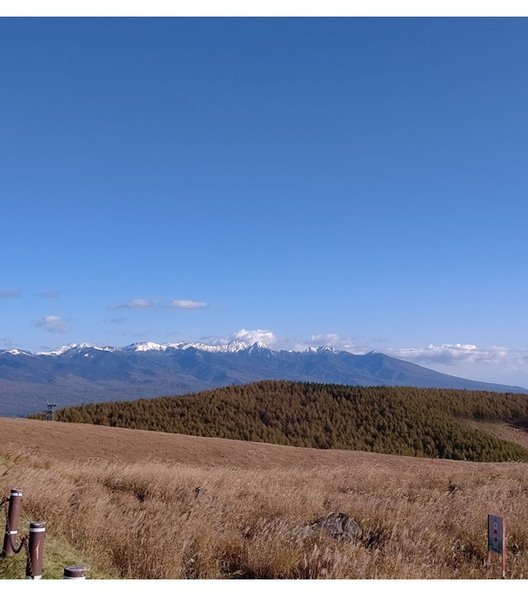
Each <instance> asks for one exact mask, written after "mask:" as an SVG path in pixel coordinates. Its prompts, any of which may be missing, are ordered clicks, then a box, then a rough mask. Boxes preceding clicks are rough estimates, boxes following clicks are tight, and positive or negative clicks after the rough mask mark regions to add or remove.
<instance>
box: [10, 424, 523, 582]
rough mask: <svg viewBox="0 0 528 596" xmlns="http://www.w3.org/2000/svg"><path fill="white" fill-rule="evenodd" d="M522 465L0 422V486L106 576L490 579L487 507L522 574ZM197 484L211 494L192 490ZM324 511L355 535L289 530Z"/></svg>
mask: <svg viewBox="0 0 528 596" xmlns="http://www.w3.org/2000/svg"><path fill="white" fill-rule="evenodd" d="M527 472H528V464H513V463H508V464H497V463H493V464H478V463H472V462H460V461H458V462H455V461H446V460H427V459H418V458H410V457H399V456H388V455H378V454H373V453H360V452H346V451H340V452H339V451H328V450H325V451H319V450H315V449H301V448H295V447H284V446H278V445H266V444H262V443H244V442H239V441H228V440H222V439H209V438H200V437H188V436H182V435H164V434H162V433H154V432H148V431H134V430H126V429H113V428H105V427H95V426H88V425H75V424H61V423H47V422H38V421H30V420H16V419H0V495H4V494H6V493H7V491H8V490H9V488H11V487H14V486H17V487H20V488H22V489H23V491H24V507H25V511H26V513H27V515H28V516H29V517H31V518H33V519H44V520H46V521H47V522H48V532H49V533H50V535H51V533H54V534H55V535H57V536H62V537H64V538H65V539H66V540H67V541H68V543H70V544H72V545H74V546H75V548H76V549H77V550H78V552H80V553H82V554H83V556H85V558H86V560H88V561H91V562H93V564H94V566H96V567H97V568H98V569H100V570H101V572H104V573H105V574H107V575H108V576H118V577H127V578H485V577H492V576H494V577H496V576H497V574H498V561H495V565H496V567H495V568H494V569H492V570H487V569H486V567H485V565H484V562H485V559H486V554H487V553H486V516H487V514H488V513H495V514H499V515H503V516H504V517H505V519H506V523H507V528H508V575H509V577H514V578H526V577H527V576H528V530H527V528H528V507H527V503H528V474H527ZM196 487H203V488H204V489H206V490H205V491H195V490H194V489H195V488H196ZM330 512H344V513H346V514H348V515H349V516H351V517H352V518H353V519H354V520H356V521H357V522H358V523H359V525H360V527H361V529H362V536H361V539H360V540H358V541H355V542H349V541H346V540H336V539H335V538H333V537H331V536H330V535H327V534H324V533H320V534H318V533H315V534H313V533H312V534H309V535H307V536H305V537H302V535H300V534H299V532H298V529H299V527H302V526H304V525H306V524H307V523H309V522H311V521H313V520H315V519H318V518H321V517H322V516H325V515H327V514H328V513H330Z"/></svg>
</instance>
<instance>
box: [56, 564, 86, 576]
mask: <svg viewBox="0 0 528 596" xmlns="http://www.w3.org/2000/svg"><path fill="white" fill-rule="evenodd" d="M62 579H86V567H85V566H84V565H73V566H71V567H65V568H64V577H63V578H62Z"/></svg>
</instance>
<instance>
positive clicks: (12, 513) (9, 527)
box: [2, 488, 22, 557]
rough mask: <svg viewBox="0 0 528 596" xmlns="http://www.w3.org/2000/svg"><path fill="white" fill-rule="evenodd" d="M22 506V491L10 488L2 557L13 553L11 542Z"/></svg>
mask: <svg viewBox="0 0 528 596" xmlns="http://www.w3.org/2000/svg"><path fill="white" fill-rule="evenodd" d="M21 506H22V491H21V490H18V488H12V489H11V493H10V494H9V508H8V510H7V523H6V529H5V535H4V545H3V547H2V557H10V556H11V555H13V554H14V551H13V547H12V546H11V544H12V543H13V542H14V540H15V537H16V535H17V534H18V522H19V521H20V510H21Z"/></svg>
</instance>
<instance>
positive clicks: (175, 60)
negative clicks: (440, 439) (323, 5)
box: [0, 18, 528, 384]
mask: <svg viewBox="0 0 528 596" xmlns="http://www.w3.org/2000/svg"><path fill="white" fill-rule="evenodd" d="M527 64H528V20H527V19H404V18H398V19H360V18H357V19H354V18H349V19H331V18H325V19H229V18H222V19H66V18H63V19H52V18H47V19H0V200H1V206H2V209H1V219H0V226H1V236H0V238H1V250H2V252H1V257H2V258H1V261H0V263H1V264H0V272H1V276H0V341H1V342H2V343H1V344H0V348H2V347H12V346H17V347H22V348H28V349H41V348H43V347H44V346H50V347H56V346H58V345H62V344H65V343H68V342H71V341H75V342H81V341H89V342H92V343H103V344H112V345H124V344H127V343H131V342H133V341H137V340H145V339H150V340H153V341H159V342H166V341H177V340H182V339H189V340H196V339H199V338H203V337H222V338H229V337H233V333H235V332H236V331H238V330H240V329H246V330H254V329H263V330H270V331H272V332H273V334H274V335H275V337H276V341H275V344H274V345H275V346H281V345H284V346H289V347H292V346H294V345H307V344H309V343H314V342H315V343H325V342H324V341H323V340H324V339H326V340H327V341H329V342H331V343H332V342H333V343H334V344H335V345H346V346H348V349H353V350H354V349H355V350H356V351H361V350H363V351H365V350H367V349H376V350H380V351H387V352H388V353H391V350H392V353H393V354H395V355H400V356H401V355H402V354H406V356H407V357H409V359H412V360H413V361H415V362H420V363H423V364H426V365H427V366H431V367H432V368H437V369H438V370H444V371H447V372H452V373H453V374H465V375H466V376H472V377H479V378H482V379H486V380H498V381H501V382H502V381H506V382H512V383H518V384H528V372H527V370H528V350H527V348H528V340H527V331H528V329H527V327H528V326H527V315H526V309H527V304H528V277H527V275H526V263H527V256H528V254H527V253H528V248H527V247H528V242H527V234H526V224H527V221H528V204H527V199H528V192H527V191H528V167H527V164H528V68H527ZM43 292H44V293H47V294H45V296H42V293H43ZM39 294H40V295H39ZM174 300H177V301H191V302H183V303H182V302H178V303H175V305H172V306H171V303H172V302H173V301H174ZM194 303H196V304H194ZM203 303H205V305H204V304H203ZM182 306H187V307H188V306H196V308H182ZM138 307H139V308H138ZM327 334H336V335H337V336H339V337H335V336H331V337H328V338H325V337H324V336H325V335H327ZM314 336H317V337H314ZM456 344H464V346H465V347H464V346H459V347H458V348H457V347H456ZM467 344H471V345H474V346H476V347H475V348H470V347H468V345H467ZM429 346H432V347H429ZM442 346H443V347H442ZM496 346H501V347H502V348H504V349H503V350H502V351H500V350H497V348H496ZM404 348H405V349H407V350H408V351H407V352H402V349H404Z"/></svg>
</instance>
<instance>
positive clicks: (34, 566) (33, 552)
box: [26, 522, 46, 579]
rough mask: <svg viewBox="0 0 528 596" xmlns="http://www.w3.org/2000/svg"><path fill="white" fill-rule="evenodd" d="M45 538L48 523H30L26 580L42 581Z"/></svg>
mask: <svg viewBox="0 0 528 596" xmlns="http://www.w3.org/2000/svg"><path fill="white" fill-rule="evenodd" d="M45 537H46V522H29V552H28V559H27V564H26V579H40V578H41V577H42V561H43V558H44V539H45Z"/></svg>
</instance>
